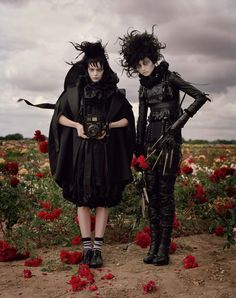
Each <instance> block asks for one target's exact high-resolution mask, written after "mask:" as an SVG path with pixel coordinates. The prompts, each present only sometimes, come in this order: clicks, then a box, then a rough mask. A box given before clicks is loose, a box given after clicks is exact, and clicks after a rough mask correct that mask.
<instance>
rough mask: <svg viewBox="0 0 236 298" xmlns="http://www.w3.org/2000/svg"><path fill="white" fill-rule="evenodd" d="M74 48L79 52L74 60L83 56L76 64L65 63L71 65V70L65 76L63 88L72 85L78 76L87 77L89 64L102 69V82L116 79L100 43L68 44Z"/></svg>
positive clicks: (103, 47)
mask: <svg viewBox="0 0 236 298" xmlns="http://www.w3.org/2000/svg"><path fill="white" fill-rule="evenodd" d="M70 43H71V44H72V45H73V46H74V48H75V49H76V50H77V51H79V54H78V55H77V56H76V58H75V59H77V58H78V57H80V56H81V55H83V57H82V59H80V60H79V61H77V62H75V63H74V62H67V64H69V65H72V67H71V69H70V70H69V72H68V73H67V75H66V78H65V83H64V88H65V89H66V88H67V86H69V85H73V84H74V83H75V82H76V81H77V79H78V77H79V76H84V75H85V76H88V66H89V64H92V65H95V66H98V63H99V64H100V65H101V66H102V67H103V69H104V73H103V77H102V81H107V80H110V77H114V76H115V77H116V78H115V79H116V80H118V78H117V76H116V75H115V74H114V72H113V70H112V69H111V68H110V65H109V63H108V55H107V53H106V51H105V46H103V45H102V41H101V40H99V41H97V42H89V41H83V42H81V43H74V42H70Z"/></svg>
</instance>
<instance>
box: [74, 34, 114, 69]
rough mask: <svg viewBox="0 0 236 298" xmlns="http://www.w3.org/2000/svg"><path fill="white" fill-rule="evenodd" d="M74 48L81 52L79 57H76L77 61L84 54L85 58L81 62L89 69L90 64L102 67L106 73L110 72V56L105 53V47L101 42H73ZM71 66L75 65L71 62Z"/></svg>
mask: <svg viewBox="0 0 236 298" xmlns="http://www.w3.org/2000/svg"><path fill="white" fill-rule="evenodd" d="M71 44H72V45H73V46H74V48H75V49H76V50H77V51H79V52H80V53H79V55H77V56H76V58H75V59H77V58H78V57H79V56H80V55H82V54H84V56H83V58H82V59H81V60H80V62H81V63H82V64H83V65H84V66H85V67H88V65H89V64H95V65H97V64H98V63H100V65H101V66H102V67H103V68H104V71H106V70H108V69H109V68H110V67H109V64H108V55H107V53H106V51H105V46H103V45H102V42H101V41H100V40H99V41H97V42H89V41H83V42H81V43H80V44H79V43H74V42H71ZM70 64H71V65H74V64H75V63H73V62H71V63H70Z"/></svg>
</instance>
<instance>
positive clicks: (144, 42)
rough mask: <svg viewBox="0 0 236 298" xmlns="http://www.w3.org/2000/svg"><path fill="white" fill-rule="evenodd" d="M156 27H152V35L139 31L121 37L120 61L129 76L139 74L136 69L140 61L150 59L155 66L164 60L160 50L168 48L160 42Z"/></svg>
mask: <svg viewBox="0 0 236 298" xmlns="http://www.w3.org/2000/svg"><path fill="white" fill-rule="evenodd" d="M154 28H155V25H153V26H152V33H148V32H147V31H146V30H145V32H143V33H141V32H140V31H138V30H132V31H131V32H127V34H126V35H124V36H123V37H119V41H120V42H119V43H120V46H121V50H120V52H119V53H120V54H121V56H122V58H121V60H120V64H121V66H123V68H124V70H125V71H126V72H127V76H128V77H131V76H133V74H135V73H137V70H136V67H137V65H138V63H139V61H140V60H142V59H144V58H145V57H148V58H149V59H150V60H151V61H152V62H153V63H154V64H155V63H156V62H157V61H159V60H160V59H162V58H163V55H162V54H161V53H160V49H164V48H165V47H166V45H165V44H162V43H160V42H159V40H158V38H157V36H156V35H155V34H154Z"/></svg>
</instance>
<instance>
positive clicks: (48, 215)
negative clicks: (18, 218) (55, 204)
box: [37, 208, 61, 220]
mask: <svg viewBox="0 0 236 298" xmlns="http://www.w3.org/2000/svg"><path fill="white" fill-rule="evenodd" d="M37 215H38V217H39V218H41V219H43V220H55V219H58V218H59V217H60V215H61V209H60V208H58V209H54V210H52V211H51V212H47V211H39V212H38V213H37Z"/></svg>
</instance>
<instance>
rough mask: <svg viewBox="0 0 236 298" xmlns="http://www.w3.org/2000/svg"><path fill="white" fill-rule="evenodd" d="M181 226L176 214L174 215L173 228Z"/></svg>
mask: <svg viewBox="0 0 236 298" xmlns="http://www.w3.org/2000/svg"><path fill="white" fill-rule="evenodd" d="M179 227H180V221H179V220H178V219H177V217H176V214H175V215H174V220H173V228H174V229H178V228H179Z"/></svg>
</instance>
